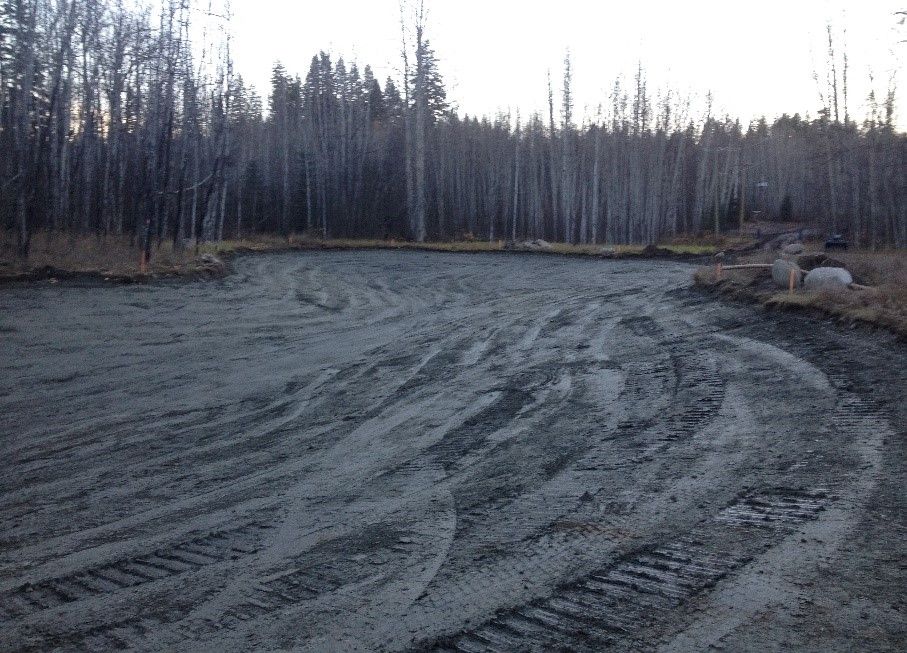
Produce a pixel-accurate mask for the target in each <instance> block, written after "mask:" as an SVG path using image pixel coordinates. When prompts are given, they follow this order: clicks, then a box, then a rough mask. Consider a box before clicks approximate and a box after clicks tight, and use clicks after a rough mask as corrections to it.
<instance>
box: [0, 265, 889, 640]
mask: <svg viewBox="0 0 907 653" xmlns="http://www.w3.org/2000/svg"><path fill="white" fill-rule="evenodd" d="M234 269H235V272H234V274H232V275H231V276H230V277H228V278H226V279H224V280H221V281H214V282H208V283H186V284H175V283H174V284H164V283H161V284H154V285H150V286H144V287H100V286H96V285H95V286H92V285H78V284H72V283H68V284H59V285H48V284H41V285H20V286H10V287H7V288H5V289H3V290H2V291H0V650H2V651H7V650H11V651H13V650H15V651H18V650H50V649H62V650H115V649H123V648H132V649H139V650H168V651H197V650H216V651H219V652H224V651H248V650H273V649H281V650H284V649H294V650H312V651H333V650H343V651H346V650H361V651H384V650H388V651H393V650H445V651H446V650H451V651H464V652H469V651H519V650H539V651H541V650H552V649H565V650H589V651H598V650H602V649H603V648H606V647H611V648H613V649H615V650H633V651H637V650H664V651H700V650H703V649H706V648H708V647H710V646H712V647H716V648H727V649H729V650H734V651H742V650H752V651H766V650H791V649H798V650H814V651H829V650H840V651H850V650H891V651H901V650H904V647H905V641H907V625H905V621H907V597H905V592H904V587H905V586H907V582H905V581H907V579H905V576H907V573H905V571H907V548H905V547H907V545H905V542H907V499H905V491H904V488H905V481H907V478H905V470H907V465H905V436H907V428H905V425H907V406H905V404H907V402H905V401H904V396H905V392H907V390H905V389H907V346H905V345H904V344H903V343H897V342H896V341H895V339H894V338H893V337H892V336H887V335H884V334H869V333H867V332H864V331H845V330H841V329H839V328H837V327H835V326H833V325H830V324H826V323H821V322H815V321H810V320H808V319H805V318H801V317H794V316H779V315H773V316H770V315H766V314H765V313H763V312H761V311H759V310H754V309H751V308H748V307H745V306H736V305H732V304H725V303H713V302H711V301H709V300H708V299H706V298H704V297H703V296H701V295H699V294H698V293H697V292H696V291H694V290H691V289H690V276H691V273H692V268H691V267H689V266H687V265H683V264H677V263H664V262H661V263H659V262H645V261H638V262H603V261H595V260H581V259H560V258H553V257H541V256H527V255H511V256H507V255H478V254H477V255H448V254H438V253H419V252H377V251H373V252H321V253H314V252H313V253H302V254H300V253H296V254H285V255H262V256H254V257H245V258H240V259H237V260H236V261H234Z"/></svg>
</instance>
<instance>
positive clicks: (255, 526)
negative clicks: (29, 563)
mask: <svg viewBox="0 0 907 653" xmlns="http://www.w3.org/2000/svg"><path fill="white" fill-rule="evenodd" d="M271 528H273V524H271V523H269V522H261V521H258V522H251V523H248V524H246V525H244V526H241V527H238V528H232V529H229V530H221V531H215V532H212V533H208V534H206V535H201V536H198V537H194V538H192V539H189V540H186V541H183V542H179V543H176V544H172V545H169V546H166V547H161V548H158V549H155V550H153V551H150V552H146V553H140V554H136V555H131V556H127V557H124V558H120V559H118V560H115V561H114V562H109V563H106V564H104V565H101V566H97V567H90V568H87V569H81V570H79V571H77V572H73V573H70V574H67V575H65V576H61V577H58V578H51V579H46V580H42V581H39V582H36V583H26V584H24V585H20V586H19V587H17V588H15V589H13V590H12V591H8V592H4V593H0V618H3V619H21V618H23V617H27V616H29V615H31V614H34V613H36V612H41V611H43V610H50V609H53V608H57V607H60V606H64V605H67V604H70V603H75V602H77V601H82V600H85V599H90V598H94V597H97V596H100V595H103V594H110V593H113V592H117V591H119V590H123V589H127V588H132V587H137V586H140V585H144V584H147V583H154V582H157V581H160V580H164V579H167V578H170V577H172V576H178V575H181V574H187V573H191V572H193V571H196V570H198V569H200V568H202V567H206V566H208V565H214V564H218V563H223V562H228V561H231V562H232V561H236V560H239V559H240V558H241V557H243V556H247V555H252V554H254V553H256V552H257V551H259V550H260V547H261V544H262V542H263V541H264V539H265V537H266V536H267V531H268V530H270V529H271Z"/></svg>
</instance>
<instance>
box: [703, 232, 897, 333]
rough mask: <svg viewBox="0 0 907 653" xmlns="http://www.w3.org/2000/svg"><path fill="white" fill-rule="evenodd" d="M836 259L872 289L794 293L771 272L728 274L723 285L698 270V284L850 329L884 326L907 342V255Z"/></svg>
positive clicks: (757, 259) (766, 257)
mask: <svg viewBox="0 0 907 653" xmlns="http://www.w3.org/2000/svg"><path fill="white" fill-rule="evenodd" d="M809 249H810V250H812V249H813V248H809ZM815 250H816V251H821V249H820V248H815ZM831 256H832V257H833V258H835V259H838V260H839V261H841V262H842V263H844V265H845V266H846V267H847V269H848V270H850V272H851V273H852V274H853V275H854V279H855V280H856V281H857V282H858V283H859V284H861V285H865V286H868V288H864V287H861V286H857V287H853V288H845V289H837V290H822V291H818V292H808V291H805V290H799V291H796V292H794V293H789V292H786V291H783V290H781V291H779V290H778V289H777V288H776V287H774V286H773V285H772V282H771V279H770V274H769V272H768V271H767V270H725V271H724V273H723V278H722V279H721V280H718V279H716V276H715V269H714V268H713V267H703V268H700V269H699V270H697V271H696V273H695V280H696V283H697V285H700V286H703V287H708V288H713V289H715V290H718V291H720V292H721V293H723V294H728V295H732V296H734V297H738V298H742V299H749V300H752V301H757V302H759V303H760V304H762V305H764V306H767V307H771V308H779V309H786V310H787V309H789V310H808V311H814V312H817V313H821V314H824V315H828V316H832V317H835V318H838V319H841V320H843V321H845V322H849V323H866V324H872V325H876V326H881V327H884V328H886V329H889V330H891V331H893V332H895V333H897V334H898V335H900V336H901V337H904V338H907V252H905V251H904V250H882V251H870V250H853V251H847V252H835V253H834V254H831ZM776 257H777V253H774V252H756V253H754V254H753V255H752V256H748V257H746V259H745V260H741V261H740V262H741V263H769V262H771V261H772V260H774V259H775V258H776Z"/></svg>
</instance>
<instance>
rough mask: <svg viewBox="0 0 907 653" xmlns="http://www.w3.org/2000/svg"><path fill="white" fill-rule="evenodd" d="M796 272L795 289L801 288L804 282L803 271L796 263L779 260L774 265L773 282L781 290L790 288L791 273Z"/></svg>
mask: <svg viewBox="0 0 907 653" xmlns="http://www.w3.org/2000/svg"><path fill="white" fill-rule="evenodd" d="M791 270H793V271H794V287H795V288H799V287H800V284H801V283H802V282H803V270H801V269H800V268H799V267H797V264H796V263H793V262H791V261H788V260H787V259H783V258H779V259H777V260H776V261H775V262H774V263H773V264H772V281H774V282H775V285H776V286H778V287H779V288H788V287H790V273H791Z"/></svg>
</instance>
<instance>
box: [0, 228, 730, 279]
mask: <svg viewBox="0 0 907 653" xmlns="http://www.w3.org/2000/svg"><path fill="white" fill-rule="evenodd" d="M727 244H728V241H726V240H714V241H709V240H707V241H703V242H699V241H696V240H691V239H686V240H677V241H673V242H669V243H665V244H663V245H659V248H658V251H657V252H655V253H654V255H655V256H665V255H674V256H704V255H709V254H712V253H714V252H715V251H716V250H717V249H719V248H720V247H725V246H727ZM321 249H399V250H420V251H439V252H464V253H465V252H501V251H505V250H506V249H507V245H506V243H505V241H503V240H494V241H488V240H479V239H475V238H469V237H467V238H466V239H463V240H457V241H448V242H428V243H415V242H410V241H401V240H377V239H342V238H338V239H327V240H324V239H319V238H316V237H312V236H309V235H305V234H302V235H297V234H293V235H290V236H289V237H282V236H276V235H270V236H269V235H256V236H253V237H250V238H246V239H242V240H228V241H223V242H220V243H208V244H203V245H202V246H201V247H200V248H199V250H198V251H197V252H196V251H195V249H194V248H192V247H189V248H186V249H182V250H179V249H175V248H174V247H173V244H172V242H170V241H169V240H168V241H164V242H162V243H161V244H160V245H156V246H155V247H154V250H153V252H152V257H151V263H150V266H149V267H148V269H147V271H146V272H147V274H146V273H143V271H142V270H141V267H140V253H139V249H138V247H136V246H135V245H134V244H130V242H129V239H128V238H127V237H122V236H121V237H117V236H95V235H78V234H67V233H59V232H56V233H54V232H42V233H37V234H35V235H34V236H33V238H32V244H31V251H30V254H29V257H28V259H27V260H23V259H21V258H20V257H18V256H17V254H16V239H15V234H14V233H12V232H4V231H0V279H4V278H6V279H16V278H44V277H46V276H63V275H73V274H76V275H92V276H96V277H104V278H112V279H119V280H124V281H127V280H138V279H142V278H146V277H147V276H194V275H197V273H198V272H199V271H200V266H201V265H202V264H200V262H199V259H198V256H199V255H204V254H213V255H215V256H219V257H229V256H231V255H234V254H239V253H244V252H278V251H292V250H321ZM533 251H538V252H540V253H543V254H546V253H547V254H556V255H563V256H590V257H598V256H610V257H616V258H623V257H635V256H649V255H652V252H648V251H646V249H645V248H643V247H642V246H636V245H616V246H607V245H571V244H566V243H551V244H550V247H548V248H545V249H540V250H533ZM202 271H204V270H202ZM208 272H210V270H208Z"/></svg>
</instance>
